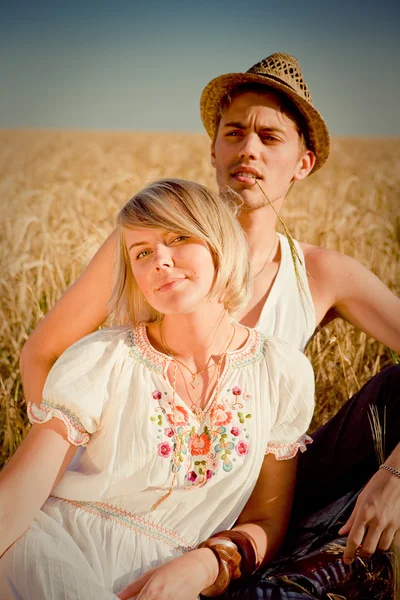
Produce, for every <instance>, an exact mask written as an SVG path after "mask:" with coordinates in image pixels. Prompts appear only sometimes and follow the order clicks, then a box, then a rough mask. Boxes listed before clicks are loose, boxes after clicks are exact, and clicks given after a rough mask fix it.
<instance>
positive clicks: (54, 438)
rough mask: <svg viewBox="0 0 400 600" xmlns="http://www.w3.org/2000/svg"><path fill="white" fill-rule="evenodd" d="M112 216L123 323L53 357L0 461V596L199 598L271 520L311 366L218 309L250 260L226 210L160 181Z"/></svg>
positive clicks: (286, 503)
mask: <svg viewBox="0 0 400 600" xmlns="http://www.w3.org/2000/svg"><path fill="white" fill-rule="evenodd" d="M117 229H118V237H119V241H118V250H119V257H118V272H117V281H116V285H115V289H114V295H113V301H112V302H113V307H114V313H115V319H116V321H117V322H118V323H123V324H124V325H123V326H118V327H116V328H112V329H103V330H100V331H97V332H96V333H93V334H91V335H89V336H87V337H86V338H84V339H82V340H81V341H79V342H77V343H76V344H74V345H73V346H71V347H70V348H69V349H68V350H67V351H66V352H64V354H63V355H62V356H61V357H60V358H59V360H58V361H57V362H56V363H55V365H54V366H53V368H52V370H51V372H50V375H49V377H48V379H47V382H46V385H45V388H44V392H43V399H42V401H41V403H40V404H39V403H33V402H30V403H29V404H28V414H29V417H30V420H31V421H32V423H33V426H32V428H31V430H30V432H29V434H28V435H27V437H26V439H25V441H24V442H23V443H22V444H21V446H20V448H19V449H18V450H17V452H16V453H15V455H14V457H13V458H12V459H11V461H10V462H9V464H8V465H7V466H6V467H5V468H4V469H3V471H2V472H1V474H0V553H4V554H3V557H2V559H1V560H0V590H1V598H3V599H8V598H13V599H14V598H18V599H22V600H28V599H35V600H37V599H38V598H49V599H50V598H51V599H52V600H58V599H60V600H61V599H64V598H67V599H68V600H81V599H82V600H92V599H93V600H95V599H96V600H103V599H104V600H106V599H107V600H108V599H112V598H115V597H116V594H118V597H119V598H129V597H134V596H135V597H138V598H140V599H141V600H145V599H150V598H157V599H158V600H163V599H164V600H166V599H167V598H168V599H169V598H174V599H175V600H191V599H193V600H194V599H195V598H197V597H198V595H199V594H200V593H201V592H203V593H204V594H206V595H209V596H212V595H216V594H219V593H221V592H223V591H224V590H225V589H227V587H228V585H229V582H230V580H231V579H239V578H240V577H243V576H245V575H248V574H250V573H252V572H254V571H255V570H256V569H257V568H258V567H259V566H260V565H261V564H262V563H265V562H267V561H269V560H270V559H271V558H272V557H273V556H274V554H275V553H276V551H277V549H278V547H279V545H280V544H281V542H282V539H283V536H284V533H285V529H286V526H287V523H288V517H289V513H290V507H291V500H292V493H293V488H294V481H295V472H296V458H295V457H296V454H297V451H298V449H301V450H304V449H305V443H306V441H307V436H306V435H305V432H306V430H307V427H308V425H309V422H310V419H311V416H312V413H313V407H314V381H313V372H312V368H311V365H310V363H309V362H308V360H307V358H306V357H305V356H304V355H303V354H302V353H301V352H300V351H298V350H296V349H294V348H293V347H291V346H290V345H289V344H287V343H285V342H283V341H280V340H278V339H275V338H272V337H271V338H266V337H265V336H263V335H262V334H261V333H260V332H258V331H256V330H251V329H248V328H246V327H243V326H241V325H239V324H238V323H236V322H235V321H234V320H232V315H233V314H234V313H235V312H236V311H238V310H239V309H240V307H241V306H243V304H244V303H245V302H246V299H247V292H248V280H249V276H248V259H247V244H246V240H245V237H244V234H243V232H242V230H241V228H240V226H239V225H238V223H237V222H236V220H235V218H234V216H233V213H232V211H231V209H230V208H229V207H228V206H227V204H226V203H225V202H223V201H221V200H220V199H219V198H218V197H217V196H215V195H214V194H212V193H211V192H210V191H208V190H207V189H206V188H204V187H203V186H200V185H198V184H194V183H190V182H185V181H180V180H164V181H159V182H156V183H154V184H152V185H150V186H149V187H147V188H146V189H144V190H143V191H142V192H140V193H139V194H137V195H136V196H135V197H134V198H132V200H130V201H129V202H128V203H127V204H126V206H125V207H124V208H123V209H122V210H121V212H120V214H119V217H118V227H117ZM67 465H68V466H67ZM234 524H235V527H234V530H232V531H224V533H223V534H219V535H218V536H217V537H213V538H211V539H209V538H210V536H212V535H213V534H215V533H216V532H221V531H222V530H229V529H230V528H232V527H233V526H234ZM200 543H201V546H202V547H200V548H199V547H198V546H199V544H200Z"/></svg>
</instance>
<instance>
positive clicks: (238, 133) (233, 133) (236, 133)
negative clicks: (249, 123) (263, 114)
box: [226, 131, 240, 137]
mask: <svg viewBox="0 0 400 600" xmlns="http://www.w3.org/2000/svg"><path fill="white" fill-rule="evenodd" d="M226 135H227V136H229V137H236V136H238V135H240V131H228V133H227V134H226Z"/></svg>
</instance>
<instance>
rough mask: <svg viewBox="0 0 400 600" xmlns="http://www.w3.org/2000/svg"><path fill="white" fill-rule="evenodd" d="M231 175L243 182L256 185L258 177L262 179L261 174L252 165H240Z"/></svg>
mask: <svg viewBox="0 0 400 600" xmlns="http://www.w3.org/2000/svg"><path fill="white" fill-rule="evenodd" d="M231 177H233V179H235V180H236V181H239V182H241V183H250V184H251V185H254V183H255V182H256V180H257V179H262V177H261V174H260V173H259V172H258V171H257V170H256V169H253V168H251V167H244V166H240V167H237V168H236V169H234V170H233V171H232V172H231Z"/></svg>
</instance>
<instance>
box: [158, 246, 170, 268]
mask: <svg viewBox="0 0 400 600" xmlns="http://www.w3.org/2000/svg"><path fill="white" fill-rule="evenodd" d="M154 264H155V268H156V270H157V271H159V270H160V269H163V268H167V269H168V268H170V267H173V266H174V261H173V258H172V253H171V251H170V249H169V248H166V247H165V246H160V247H157V249H156V251H155V252H154Z"/></svg>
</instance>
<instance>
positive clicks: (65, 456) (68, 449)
mask: <svg viewBox="0 0 400 600" xmlns="http://www.w3.org/2000/svg"><path fill="white" fill-rule="evenodd" d="M76 450H77V446H73V445H72V444H70V443H69V441H68V439H67V429H66V426H65V424H64V423H63V422H62V421H60V420H58V419H51V420H50V421H48V422H47V423H44V424H42V425H33V426H32V428H31V429H30V430H29V432H28V435H27V436H26V438H25V439H24V441H23V442H22V444H21V445H20V446H19V448H18V449H17V451H16V452H15V454H14V456H13V457H12V458H11V460H10V461H9V462H8V464H7V465H6V466H5V467H4V469H3V470H2V471H1V472H0V556H1V555H2V554H3V552H5V551H6V550H7V548H8V547H9V546H11V544H13V543H14V542H15V541H16V540H17V539H18V538H19V537H20V536H21V535H22V534H23V533H24V532H25V531H26V529H28V527H29V526H30V525H31V523H32V520H33V519H34V517H35V515H36V514H37V513H38V511H39V510H40V508H41V507H42V506H43V504H44V502H45V501H46V500H47V498H48V497H49V495H50V493H51V491H52V489H53V487H54V486H55V485H56V483H58V481H59V480H60V478H61V477H62V475H63V474H64V472H65V469H66V468H67V466H68V464H69V463H70V461H71V460H72V458H73V456H74V454H75V452H76Z"/></svg>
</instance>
